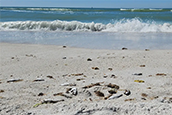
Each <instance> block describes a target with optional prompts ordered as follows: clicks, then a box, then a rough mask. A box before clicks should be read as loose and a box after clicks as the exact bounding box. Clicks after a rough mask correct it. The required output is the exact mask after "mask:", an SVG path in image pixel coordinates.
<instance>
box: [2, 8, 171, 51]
mask: <svg viewBox="0 0 172 115" xmlns="http://www.w3.org/2000/svg"><path fill="white" fill-rule="evenodd" d="M171 36H172V8H166V9H163V8H145V9H133V8H128V9H125V8H55V7H53V8H50V7H0V41H1V42H15V43H37V44H55V45H64V44H65V45H69V46H73V47H84V48H98V49H100V48H101V49H119V48H121V47H125V46H126V47H129V48H131V49H138V48H139V49H142V48H152V49H171V48H172V37H171ZM105 43H106V44H105Z"/></svg>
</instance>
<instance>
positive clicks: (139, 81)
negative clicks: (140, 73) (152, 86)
mask: <svg viewBox="0 0 172 115" xmlns="http://www.w3.org/2000/svg"><path fill="white" fill-rule="evenodd" d="M134 82H138V83H144V82H145V81H143V80H134Z"/></svg>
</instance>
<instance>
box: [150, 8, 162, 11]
mask: <svg viewBox="0 0 172 115" xmlns="http://www.w3.org/2000/svg"><path fill="white" fill-rule="evenodd" d="M149 10H154V11H160V10H162V9H152V8H150V9H149Z"/></svg>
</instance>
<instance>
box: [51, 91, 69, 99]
mask: <svg viewBox="0 0 172 115" xmlns="http://www.w3.org/2000/svg"><path fill="white" fill-rule="evenodd" d="M53 95H54V96H63V97H66V98H72V97H71V96H68V95H65V94H63V93H62V92H60V93H56V94H53Z"/></svg>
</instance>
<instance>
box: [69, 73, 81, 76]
mask: <svg viewBox="0 0 172 115" xmlns="http://www.w3.org/2000/svg"><path fill="white" fill-rule="evenodd" d="M71 75H72V76H81V75H84V74H83V73H77V74H71Z"/></svg>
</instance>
